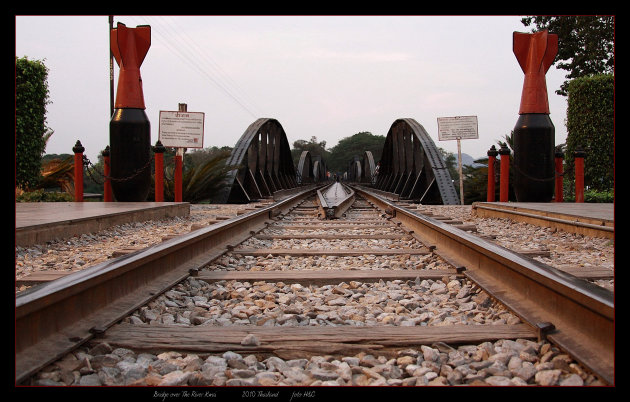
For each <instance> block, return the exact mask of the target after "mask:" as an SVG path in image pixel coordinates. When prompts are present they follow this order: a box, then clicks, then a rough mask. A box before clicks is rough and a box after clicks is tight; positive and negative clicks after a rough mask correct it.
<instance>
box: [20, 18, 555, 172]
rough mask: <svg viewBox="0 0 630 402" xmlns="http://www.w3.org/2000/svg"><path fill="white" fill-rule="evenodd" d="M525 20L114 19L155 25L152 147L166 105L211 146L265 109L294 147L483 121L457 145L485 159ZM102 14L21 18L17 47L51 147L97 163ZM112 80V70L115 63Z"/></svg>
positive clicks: (511, 101)
mask: <svg viewBox="0 0 630 402" xmlns="http://www.w3.org/2000/svg"><path fill="white" fill-rule="evenodd" d="M520 20H521V17H520V16H485V17H481V16H349V17H347V16H274V17H271V16H213V17H210V16H194V17H193V16H190V17H179V16H146V17H145V16H115V17H114V25H116V23H117V22H122V23H124V24H125V25H126V26H127V27H129V28H133V27H136V26H137V25H150V26H151V31H152V37H151V40H152V43H151V47H150V49H149V51H148V54H147V56H146V58H145V60H144V63H143V64H142V67H141V68H140V71H141V75H142V81H143V89H144V98H145V103H146V113H147V115H148V117H149V120H150V122H151V144H152V145H153V144H155V142H156V141H157V139H158V129H159V112H160V110H177V105H178V103H186V104H188V111H191V112H204V113H205V133H204V144H203V145H204V147H210V146H213V145H216V146H219V147H220V146H225V145H228V146H234V145H235V144H236V142H237V141H238V139H239V138H240V136H241V135H242V134H243V132H245V130H246V129H247V127H248V126H249V125H250V124H251V123H252V122H254V121H255V120H256V119H257V118H260V117H271V118H275V119H277V120H278V121H279V122H280V124H282V126H283V128H284V130H285V132H286V134H287V138H288V140H289V143H290V144H292V143H293V141H296V140H298V139H304V140H310V138H311V137H312V136H315V137H317V139H318V140H319V141H322V140H325V141H326V145H327V148H331V147H332V146H334V145H336V144H337V142H338V141H339V140H340V139H342V138H344V137H348V136H351V135H353V134H355V133H357V132H361V131H369V132H371V133H373V134H379V135H386V134H387V131H388V130H389V128H390V126H391V125H392V123H393V122H394V121H395V120H396V119H398V118H413V119H415V120H416V121H418V123H420V124H422V125H423V126H424V128H425V129H426V130H427V132H428V133H429V135H430V136H431V137H432V138H433V140H434V141H435V143H436V145H437V146H439V147H442V148H444V149H446V150H447V151H450V152H453V153H455V154H456V153H457V142H456V141H439V140H438V133H437V118H438V117H451V116H470V115H476V116H477V117H478V125H479V139H477V140H462V152H464V153H468V154H470V155H472V156H473V157H482V156H485V155H486V152H487V150H488V149H489V148H490V146H491V145H496V142H497V140H499V139H501V140H502V139H503V137H504V135H506V134H509V133H510V131H511V130H512V129H513V128H514V125H515V124H516V120H517V119H518V110H519V104H520V98H521V89H522V85H523V78H524V75H523V72H522V71H521V69H520V67H519V65H518V62H517V60H516V58H515V56H514V54H513V53H512V33H513V32H514V31H519V32H529V30H530V29H529V28H526V27H525V26H523V24H522V23H521V22H520ZM108 29H109V22H108V16H68V17H64V16H16V32H15V34H16V44H15V45H16V56H18V57H22V56H28V58H29V59H32V60H33V59H39V60H42V59H43V60H44V62H45V64H46V66H47V67H48V68H49V69H50V71H49V76H48V84H49V90H50V100H51V101H52V104H50V105H48V113H47V122H48V125H49V127H51V128H52V129H53V130H54V131H55V133H54V134H53V136H52V137H51V139H50V140H49V142H48V146H47V148H46V152H47V153H71V152H72V151H71V150H72V147H73V146H74V143H75V142H76V140H81V142H82V143H83V145H84V147H85V148H86V155H87V156H88V158H90V160H92V161H93V162H96V160H97V155H98V153H99V152H100V151H101V150H102V149H104V148H105V146H107V145H108V144H109V119H110V117H111V116H110V114H109V111H110V97H109V86H110V83H109V38H108ZM114 65H115V68H114V71H115V72H114V77H115V82H114V87H116V85H117V82H118V66H117V65H116V63H115V62H114ZM564 79H565V71H563V70H557V69H556V68H555V66H552V67H551V68H550V70H549V72H548V73H547V88H548V96H549V104H550V110H551V120H552V121H553V123H554V125H555V128H556V139H555V142H556V144H560V143H563V142H565V140H566V126H565V116H566V108H567V101H566V97H562V96H559V95H556V94H555V90H556V89H558V88H559V87H560V85H561V84H562V82H563V81H564Z"/></svg>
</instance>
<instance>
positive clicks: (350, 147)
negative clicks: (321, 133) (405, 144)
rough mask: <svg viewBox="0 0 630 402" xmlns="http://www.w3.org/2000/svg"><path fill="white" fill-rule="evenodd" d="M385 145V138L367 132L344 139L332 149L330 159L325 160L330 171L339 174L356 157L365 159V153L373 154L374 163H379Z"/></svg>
mask: <svg viewBox="0 0 630 402" xmlns="http://www.w3.org/2000/svg"><path fill="white" fill-rule="evenodd" d="M384 144H385V137H384V136H382V135H374V134H372V133H370V132H366V131H363V132H360V133H357V134H354V135H352V136H350V137H345V138H342V139H341V140H340V141H339V142H338V143H337V145H335V146H334V147H332V148H331V150H330V157H329V158H328V159H326V160H325V161H326V165H327V166H328V170H330V171H331V172H339V173H343V172H345V171H346V170H347V169H348V165H349V164H350V162H351V161H352V160H353V158H354V156H355V155H356V156H359V157H361V158H363V153H364V152H365V151H370V152H372V156H374V163H377V162H378V161H379V160H380V159H381V152H383V145H384Z"/></svg>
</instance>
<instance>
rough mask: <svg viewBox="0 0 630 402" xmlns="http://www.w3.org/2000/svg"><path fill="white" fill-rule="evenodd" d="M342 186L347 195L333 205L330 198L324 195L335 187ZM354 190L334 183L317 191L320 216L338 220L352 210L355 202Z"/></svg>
mask: <svg viewBox="0 0 630 402" xmlns="http://www.w3.org/2000/svg"><path fill="white" fill-rule="evenodd" d="M337 184H339V185H341V186H342V188H343V191H344V192H345V193H346V196H345V197H344V198H342V199H338V200H336V202H334V203H331V202H330V201H329V200H328V198H327V197H326V196H325V195H324V193H326V192H328V191H330V190H332V188H333V186H335V185H337ZM354 200H355V197H354V190H353V189H352V188H350V187H348V186H346V185H343V184H341V183H336V182H335V183H333V184H331V185H329V186H326V187H323V188H321V189H319V190H317V198H316V201H317V203H318V205H319V210H320V214H323V217H324V218H325V219H338V218H341V216H342V215H343V214H344V213H345V212H346V211H347V210H348V208H350V206H351V205H352V203H353V202H354Z"/></svg>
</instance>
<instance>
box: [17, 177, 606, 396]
mask: <svg viewBox="0 0 630 402" xmlns="http://www.w3.org/2000/svg"><path fill="white" fill-rule="evenodd" d="M335 186H336V185H333V186H331V189H332V188H334V187H335ZM325 190H326V189H320V191H319V193H317V192H316V190H306V191H302V192H300V193H298V194H296V195H295V196H293V197H290V198H287V199H286V200H284V201H282V202H277V203H274V204H272V205H270V206H268V207H264V208H261V209H259V210H257V211H251V212H249V213H246V214H244V215H242V216H240V217H237V218H234V219H230V220H227V221H223V222H219V223H216V224H214V225H211V226H208V227H205V228H199V229H197V230H195V231H193V232H191V233H190V234H188V235H183V236H179V237H176V238H174V239H169V240H166V241H165V242H163V243H162V244H160V245H156V246H153V247H149V248H147V249H145V250H139V251H136V252H132V253H129V254H126V255H124V256H121V257H119V258H115V259H112V260H111V261H109V262H107V263H103V264H100V265H97V266H94V267H91V268H88V269H86V270H84V271H81V272H78V273H75V274H72V275H69V276H67V277H64V278H60V279H58V280H56V281H52V282H50V283H47V284H43V285H40V286H37V287H35V288H32V289H29V290H27V291H25V292H23V293H22V294H19V295H18V296H17V297H16V380H17V382H18V383H22V384H28V383H29V381H31V378H32V377H33V376H35V375H36V374H37V373H38V372H39V371H40V370H42V369H44V368H46V367H47V366H49V365H51V364H55V361H57V360H59V359H61V360H62V361H63V359H64V356H66V355H67V354H68V353H69V352H70V351H72V350H75V349H77V348H79V347H85V346H89V347H96V348H98V346H99V345H102V344H107V345H110V346H111V347H118V348H126V349H131V350H135V351H138V353H142V352H146V353H149V352H150V353H156V354H157V353H164V352H168V353H170V352H172V351H175V352H178V353H191V354H196V355H201V356H209V355H212V356H215V355H218V356H224V357H225V356H226V354H228V356H232V357H234V355H229V354H230V353H232V354H238V356H241V355H245V354H248V355H255V356H258V358H259V361H258V362H257V363H254V362H250V363H252V364H253V367H259V368H260V365H261V364H263V363H262V361H265V362H266V363H265V364H266V366H267V367H268V366H269V365H270V363H268V362H269V361H274V360H270V359H271V357H275V358H280V359H284V360H285V361H303V360H300V359H308V358H312V357H313V356H336V357H337V360H331V359H328V360H329V361H328V363H329V364H328V365H325V364H324V365H320V366H318V367H316V369H317V370H313V371H311V372H310V374H309V375H305V374H303V373H301V374H303V375H304V376H305V377H299V376H298V377H296V378H294V377H291V378H290V379H287V378H278V376H279V374H274V375H273V376H272V377H273V379H270V378H269V377H265V378H266V379H263V377H262V376H261V378H260V379H259V378H258V377H247V378H240V377H238V375H243V376H244V375H245V374H243V373H240V374H235V373H237V372H236V371H234V370H238V369H237V368H235V367H232V366H230V368H231V369H232V371H230V373H231V374H230V375H236V376H237V377H235V378H231V379H230V380H238V381H236V382H234V381H233V382H231V383H230V382H227V385H237V384H250V385H251V384H252V383H253V382H254V381H258V384H261V385H264V384H265V381H267V382H266V383H271V384H277V383H280V385H284V384H286V385H293V384H292V383H291V381H294V382H295V381H298V380H302V382H299V381H298V383H299V384H313V381H315V383H314V384H315V385H317V384H318V383H317V381H320V382H319V383H325V382H326V381H337V382H340V380H339V378H341V379H342V380H343V381H341V382H343V383H344V384H350V385H364V384H365V385H367V384H372V385H373V384H374V383H375V381H380V383H382V384H381V385H415V384H422V383H430V382H431V381H438V380H440V379H441V378H448V379H449V380H448V381H451V382H454V383H464V384H466V383H474V382H475V381H481V380H483V379H484V378H487V374H485V375H481V374H478V373H477V370H473V371H474V372H471V368H470V363H475V362H476V363H479V360H481V358H480V357H479V356H477V357H476V355H475V353H476V354H479V353H482V352H479V350H480V349H478V348H476V349H475V351H474V352H473V351H472V349H470V348H469V349H466V348H465V347H463V349H457V348H458V345H487V343H488V342H496V341H498V340H505V341H504V343H505V344H506V345H508V344H509V345H511V346H512V347H513V348H520V349H526V352H523V350H519V353H518V354H519V356H520V355H521V354H522V353H521V352H523V353H525V355H523V356H522V357H524V358H525V357H527V358H529V354H530V353H535V352H533V350H536V351H537V352H541V350H540V349H542V347H541V346H540V345H541V342H542V343H544V342H547V341H549V342H552V343H553V344H554V345H557V347H558V350H560V351H562V353H561V352H560V351H556V352H555V353H553V354H552V355H553V356H565V354H564V352H566V353H568V354H569V355H570V356H571V358H572V359H574V360H575V361H576V362H578V363H580V364H581V365H583V366H585V367H586V368H587V370H590V371H592V372H593V373H594V374H595V375H596V376H597V377H598V378H599V379H600V381H601V382H602V383H608V384H612V383H614V347H613V345H614V305H613V302H612V294H611V293H610V292H607V291H604V290H602V289H601V288H598V287H595V286H593V285H590V284H588V283H587V282H585V281H583V280H580V279H577V278H575V277H573V276H571V275H567V274H565V273H562V272H561V271H558V270H555V269H553V268H551V267H548V266H545V265H544V264H541V263H538V262H536V261H534V260H532V259H531V258H528V257H526V256H523V255H519V254H517V253H514V252H510V251H509V250H506V249H503V248H502V247H499V246H497V245H494V244H492V243H490V242H488V241H487V240H484V239H481V238H479V237H477V236H474V235H473V234H470V233H465V232H464V231H463V230H462V229H463V228H457V227H454V226H452V225H449V224H447V223H443V222H442V221H440V220H437V219H433V218H431V217H427V216H422V215H420V214H418V213H417V212H414V211H412V210H410V209H408V208H406V207H405V206H404V205H402V206H401V205H397V204H396V203H393V202H390V201H387V200H385V199H384V198H382V197H379V196H378V195H376V194H374V193H371V192H369V191H366V189H363V188H360V187H355V188H354V189H352V190H350V191H346V190H344V195H347V196H349V197H344V196H340V197H338V198H339V199H337V200H335V201H331V197H328V196H324V195H325ZM336 190H337V193H338V194H340V193H339V192H340V188H336ZM350 197H353V199H352V201H348V202H347V204H344V205H343V206H342V207H338V206H339V205H341V204H343V202H344V201H346V200H347V199H350ZM340 211H341V212H340ZM323 218H329V219H323ZM155 305H160V306H161V307H159V308H157V309H156V308H154V306H155ZM504 306H507V307H504ZM593 324H595V325H593ZM516 340H518V341H516ZM515 341H516V342H515ZM517 345H520V346H517ZM536 345H539V346H536ZM413 350H416V351H419V352H415V354H414V352H413ZM506 350H507V346H506ZM547 350H548V347H545V349H544V351H547ZM486 353H487V352H486ZM504 353H507V352H504ZM356 356H359V357H360V359H359V358H357V357H356ZM367 356H379V359H382V360H385V361H379V362H376V363H375V362H374V361H372V362H371V363H369V364H367V365H362V364H359V363H358V362H356V361H355V360H353V359H357V360H365V359H366V357H367ZM546 356H547V357H546V358H545V359H551V357H550V355H549V354H547V355H546ZM451 358H453V359H456V358H461V359H463V360H465V359H468V360H469V361H468V372H465V370H464V369H462V370H459V368H457V367H459V366H457V367H455V368H453V366H452V365H451V370H450V373H446V372H445V373H442V372H441V369H440V365H439V363H445V362H446V361H447V360H448V361H450V360H449V359H451ZM519 358H520V357H519ZM264 359H266V360H264ZM344 359H345V360H344ZM391 359H395V360H393V361H395V364H394V363H391V362H392V360H391ZM440 359H443V360H444V359H446V360H444V361H442V360H440ZM531 359H534V358H531ZM563 359H564V358H563ZM226 360H229V359H227V358H226ZM538 360H542V357H540V358H538ZM560 360H561V359H558V361H560ZM565 360H566V359H564V360H562V361H563V362H564V364H565V365H567V366H568V365H569V364H573V363H570V362H567V361H565ZM331 361H332V362H337V363H338V364H336V365H335V367H337V368H338V367H339V366H343V364H341V363H340V361H341V362H343V363H345V364H346V365H348V367H349V368H350V373H349V374H348V372H347V370H346V373H345V374H339V372H338V371H335V370H333V369H332V366H331V364H332V363H331ZM534 361H536V359H534ZM386 362H390V364H389V365H388V367H389V370H390V371H392V370H393V371H394V372H395V373H396V374H395V375H393V374H391V373H390V374H391V375H385V374H384V372H383V371H380V372H379V371H378V370H375V369H374V368H375V367H377V366H378V367H379V369H380V370H385V368H383V367H382V366H383V365H385V363H386ZM410 362H413V363H410ZM421 362H422V363H423V364H420V363H421ZM354 363H356V364H354ZM507 363H508V362H507V361H506V362H505V364H504V366H507ZM277 364H280V363H277ZM410 364H412V365H410ZM484 364H485V363H483V364H478V365H477V366H478V367H479V370H483V369H485V368H487V367H488V366H485V367H483V365H484ZM549 364H551V362H549ZM559 364H560V363H558V362H556V366H554V365H553V364H551V366H550V367H549V370H547V371H553V369H554V367H556V369H557V366H558V365H559ZM256 365H258V366H256ZM272 365H273V364H272ZM414 365H415V366H414ZM263 366H264V364H263ZM477 366H475V367H477ZM248 367H249V368H251V367H252V366H251V365H250V366H248ZM248 367H240V369H243V370H245V369H247V368H248ZM343 367H344V368H347V367H345V366H343ZM392 367H397V368H396V369H393V368H392ZM482 367H483V368H482ZM525 367H529V366H528V365H527V364H524V365H523V369H524V368H525ZM501 369H502V368H501V367H499V368H497V370H498V371H497V372H500V370H501ZM396 370H397V371H396ZM415 370H419V371H415ZM446 370H447V371H448V369H446ZM458 370H459V371H458ZM250 371H251V370H250ZM254 371H255V372H256V370H254ZM272 371H273V370H272ZM275 371H276V372H278V370H275ZM436 371H437V372H436ZM388 373H389V372H388ZM429 373H435V375H434V374H429ZM453 373H455V374H453ZM250 374H251V373H250ZM285 374H286V373H285ZM415 374H417V376H416V375H415ZM449 374H450V377H449ZM248 375H249V374H248ZM286 375H288V374H286ZM286 375H285V377H286ZM274 376H275V377H274ZM524 376H525V377H526V378H527V376H526V375H524ZM280 377H281V376H280ZM438 377H439V378H438ZM495 377H501V376H495ZM530 377H531V378H528V380H529V381H530V383H531V382H532V381H534V378H533V374H532V375H531V376H530ZM252 378H253V379H252ZM519 378H520V377H519ZM206 380H207V379H206ZM145 381H146V380H145ZM155 381H158V380H155ZM195 381H201V380H199V379H198V378H197V380H195ZM239 381H240V382H239ZM283 381H285V382H283ZM388 381H389V382H388ZM442 381H443V380H442ZM495 381H498V382H497V385H501V383H500V381H501V380H495ZM520 381H522V382H526V381H524V380H522V378H521V380H520ZM188 383H194V381H193V380H190V379H189V380H188ZM210 383H212V382H210ZM219 383H220V382H219ZM254 383H255V382H254ZM149 384H150V383H149ZM204 384H205V383H204ZM376 384H379V383H378V382H377V383H376ZM518 384H519V382H518V381H516V382H512V383H510V385H518ZM206 385H207V384H206Z"/></svg>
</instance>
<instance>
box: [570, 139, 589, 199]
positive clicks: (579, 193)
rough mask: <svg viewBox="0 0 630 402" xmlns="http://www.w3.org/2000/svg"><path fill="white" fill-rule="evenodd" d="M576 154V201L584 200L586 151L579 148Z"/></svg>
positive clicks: (574, 154)
mask: <svg viewBox="0 0 630 402" xmlns="http://www.w3.org/2000/svg"><path fill="white" fill-rule="evenodd" d="M573 156H575V202H584V157H585V156H586V152H584V151H583V150H582V149H580V148H578V149H576V150H575V152H574V153H573Z"/></svg>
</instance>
